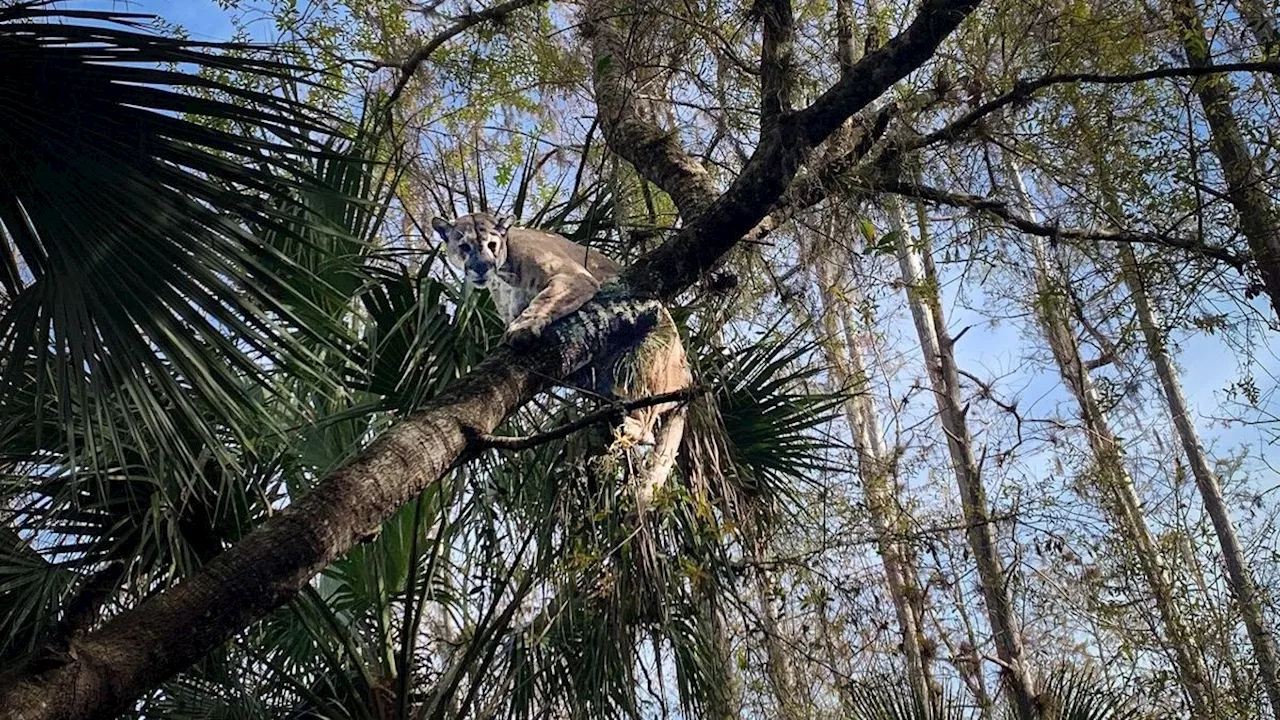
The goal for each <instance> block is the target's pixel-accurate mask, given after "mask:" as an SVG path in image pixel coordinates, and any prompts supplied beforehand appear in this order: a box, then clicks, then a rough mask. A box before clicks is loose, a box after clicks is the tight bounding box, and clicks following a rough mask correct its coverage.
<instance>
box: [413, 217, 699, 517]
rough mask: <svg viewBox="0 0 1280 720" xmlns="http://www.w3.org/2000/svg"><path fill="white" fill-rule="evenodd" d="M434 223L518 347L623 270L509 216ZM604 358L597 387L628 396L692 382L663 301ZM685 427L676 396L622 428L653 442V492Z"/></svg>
mask: <svg viewBox="0 0 1280 720" xmlns="http://www.w3.org/2000/svg"><path fill="white" fill-rule="evenodd" d="M431 227H432V229H434V230H435V231H436V233H438V234H439V235H440V238H441V240H443V241H444V244H445V255H446V257H447V258H448V259H449V261H450V262H452V263H453V264H454V265H457V266H459V267H461V268H463V270H464V271H465V275H466V280H467V282H469V283H471V284H472V285H475V286H476V287H480V288H485V289H486V290H488V291H489V294H490V295H491V296H492V297H493V302H494V305H496V306H497V308H498V312H499V313H501V314H502V318H503V320H504V321H505V322H506V324H507V328H506V333H505V335H504V337H505V339H506V340H507V342H508V343H509V344H512V345H515V346H520V345H521V344H526V343H529V342H531V341H533V340H536V339H537V338H539V337H540V336H541V335H542V332H543V330H545V329H546V327H547V325H549V324H550V323H552V322H555V321H556V320H559V319H560V318H563V317H565V316H567V315H571V314H572V313H574V312H575V311H577V310H578V308H580V307H582V306H583V305H584V304H585V303H586V302H587V301H588V300H590V299H591V298H592V297H593V296H594V295H595V294H596V291H598V290H599V289H600V286H601V285H602V284H603V283H606V282H608V281H609V280H612V279H613V278H615V277H617V275H618V265H617V264H616V263H615V262H614V261H612V260H610V259H609V258H607V257H605V256H604V255H602V254H600V253H599V252H596V251H595V250H592V249H590V248H586V247H583V246H582V245H578V244H577V243H574V242H572V241H570V240H569V239H568V238H565V237H562V236H560V235H556V234H554V233H549V232H543V231H540V230H533V229H530V228H521V227H512V226H511V224H510V218H507V217H494V216H493V215H490V214H488V213H474V214H471V215H464V216H462V217H460V218H458V219H456V220H454V221H453V222H449V221H447V220H444V219H442V218H438V217H436V218H432V219H431ZM605 364H606V365H608V366H609V367H608V368H606V369H605V370H604V371H602V372H601V373H599V374H598V375H597V377H598V378H599V379H602V380H603V381H604V382H603V383H602V384H603V385H604V387H600V386H599V384H597V390H598V391H600V392H603V393H606V394H609V395H611V396H613V397H616V398H619V399H622V400H631V399H638V398H643V397H649V396H652V395H658V394H662V393H668V392H675V391H677V390H682V389H685V388H687V387H689V385H690V382H691V378H690V374H689V365H688V360H687V358H686V357H685V352H684V346H683V345H682V344H681V343H680V334H679V332H678V331H677V330H676V326H675V322H674V321H673V320H672V319H671V315H670V313H668V312H667V311H666V309H665V308H664V309H662V311H661V312H660V315H659V318H658V324H657V326H656V327H654V328H653V329H652V330H651V331H650V332H649V333H648V334H647V335H646V336H645V337H644V339H643V340H641V341H640V342H639V344H638V345H637V346H635V347H632V348H627V349H626V350H625V351H624V352H623V353H621V354H620V355H619V356H618V357H616V358H613V359H612V360H608V361H606V363H605ZM672 411H674V412H672ZM663 414H668V417H667V418H666V420H665V422H664V424H663V430H662V437H661V438H658V439H656V440H655V437H654V432H653V431H654V427H655V425H656V424H657V421H658V418H659V417H660V416H662V415H663ZM683 432H684V412H683V410H682V409H680V406H679V405H678V404H677V403H665V404H661V405H652V406H649V407H646V408H641V409H638V410H635V411H633V412H631V413H630V414H629V415H628V416H627V417H626V418H625V419H624V420H623V423H622V427H621V428H619V429H618V430H617V432H616V435H617V438H618V441H619V442H620V443H621V444H623V445H635V444H653V445H655V447H654V450H653V453H652V454H651V456H650V461H649V467H650V469H651V472H649V473H647V474H648V475H649V478H648V479H647V480H646V481H645V484H646V485H648V486H650V487H648V492H649V493H651V492H652V490H653V489H654V488H653V487H652V486H653V485H656V484H661V483H663V482H665V480H666V476H667V474H668V473H669V472H670V468H671V466H672V465H673V464H674V461H675V453H676V449H677V447H678V446H679V444H680V437H681V435H682V434H683Z"/></svg>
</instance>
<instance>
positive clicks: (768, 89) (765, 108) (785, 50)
mask: <svg viewBox="0 0 1280 720" xmlns="http://www.w3.org/2000/svg"><path fill="white" fill-rule="evenodd" d="M752 9H753V11H754V12H756V13H759V15H760V19H761V22H762V25H763V28H764V30H763V38H762V45H761V49H760V133H761V135H763V134H765V133H769V132H773V131H774V130H775V129H776V127H777V125H778V123H779V122H781V121H782V119H783V118H785V117H786V116H787V115H790V114H791V112H792V108H791V103H792V96H793V95H794V94H795V68H794V67H792V65H791V56H792V54H793V52H794V50H795V42H796V19H795V15H794V13H793V12H792V9H791V0H757V1H756V4H755V7H754V8H752Z"/></svg>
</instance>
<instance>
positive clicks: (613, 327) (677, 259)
mask: <svg viewBox="0 0 1280 720" xmlns="http://www.w3.org/2000/svg"><path fill="white" fill-rule="evenodd" d="M520 1H524V0H520ZM978 2H979V0H925V2H924V3H923V6H922V9H921V11H920V15H919V17H917V18H916V20H915V21H914V22H912V24H911V25H910V26H909V27H908V28H907V29H906V30H905V31H904V32H903V33H902V34H901V35H899V36H898V37H896V38H894V39H893V40H891V41H890V42H889V43H888V44H886V45H885V46H884V47H883V48H882V49H881V50H879V51H877V52H875V53H872V54H870V55H868V56H866V57H865V58H863V60H862V61H860V62H859V63H857V64H856V65H855V66H854V67H853V69H852V72H851V73H850V74H849V75H848V76H847V77H845V78H844V79H842V80H841V81H840V82H839V83H837V84H836V85H835V86H834V87H833V88H832V89H831V90H829V91H828V92H826V93H824V94H823V95H822V96H821V97H820V98H819V99H818V101H817V102H815V103H814V104H813V105H812V106H810V107H809V108H806V109H805V110H803V111H800V112H799V113H796V114H794V115H792V116H791V117H790V118H788V119H787V120H786V121H784V122H781V123H779V126H778V129H777V131H775V132H773V133H770V134H768V135H765V136H763V137H762V140H761V143H760V146H759V147H758V149H757V150H756V152H755V154H754V155H753V156H752V158H751V160H750V161H749V162H748V163H747V166H746V168H745V169H744V171H743V173H742V175H741V176H740V177H739V178H738V179H737V181H735V182H734V183H733V185H731V186H730V188H729V190H728V191H726V192H725V193H724V194H723V195H721V196H719V197H718V198H716V199H715V200H714V201H713V202H712V203H711V204H710V205H709V206H708V207H707V209H706V211H705V212H703V213H701V214H700V215H698V216H696V217H692V218H688V217H687V218H686V220H687V221H688V224H687V225H686V226H685V227H684V229H683V230H682V231H681V232H680V233H678V234H677V235H676V236H675V237H674V238H673V239H671V240H669V241H668V242H667V243H665V244H664V245H663V246H662V247H661V248H659V249H658V250H657V251H656V252H654V253H652V254H650V255H649V256H647V257H645V258H643V259H642V260H641V261H640V262H639V263H638V264H637V265H636V266H634V267H633V268H632V269H631V270H630V271H628V272H627V273H625V275H624V278H623V279H624V281H627V282H629V283H631V285H630V290H631V291H632V292H635V291H639V292H640V293H644V294H647V295H650V296H660V297H669V296H672V295H674V294H676V293H678V292H680V291H681V290H683V289H685V288H687V287H689V286H690V285H692V284H693V283H694V282H696V281H697V280H698V279H699V277H700V276H701V275H702V273H703V272H704V271H706V270H708V269H710V268H711V267H712V266H714V265H715V264H716V262H717V261H718V260H719V259H720V257H721V256H722V255H723V254H724V253H725V252H726V251H728V250H729V249H730V248H731V247H733V245H734V244H735V243H737V242H738V241H739V240H740V239H741V238H743V237H744V236H747V235H749V234H750V233H753V232H761V229H762V228H763V229H765V230H767V228H769V227H771V224H770V220H769V219H768V217H767V216H768V213H769V212H770V211H771V209H772V208H773V207H774V206H775V204H776V203H777V202H778V200H779V198H780V197H781V196H782V193H783V191H784V190H785V189H786V188H787V186H788V185H789V184H790V182H791V180H792V178H794V177H795V174H796V172H797V170H798V169H799V167H800V165H801V163H802V162H803V161H804V159H805V158H806V157H807V155H808V153H809V152H810V150H812V148H813V147H814V146H816V145H817V144H818V143H821V142H822V141H823V140H824V139H825V138H826V136H827V135H829V134H830V133H831V132H832V131H834V130H835V129H836V128H837V127H839V125H840V124H841V123H842V122H843V121H844V120H845V119H846V118H848V117H850V116H851V115H853V114H854V113H855V112H857V111H858V110H860V109H861V108H863V107H865V106H866V105H868V104H869V103H870V102H871V101H873V100H874V99H875V98H876V97H877V96H879V95H880V94H882V93H883V92H884V91H885V90H886V89H887V88H888V87H889V86H890V85H892V84H893V83H895V82H897V81H898V80H900V79H901V78H903V77H905V76H906V75H907V74H909V73H910V72H911V71H912V70H914V69H915V68H916V67H918V66H919V65H921V64H922V63H924V62H925V61H926V60H928V59H929V57H931V56H932V55H933V53H934V51H935V50H936V48H937V46H938V44H939V43H940V42H941V41H942V40H943V39H944V38H945V37H946V36H947V35H948V34H949V33H951V32H952V31H953V30H954V29H955V28H956V26H957V25H959V23H960V21H961V20H963V19H964V17H965V16H966V15H967V14H968V13H969V12H971V11H972V10H973V8H974V7H976V6H977V4H978ZM499 7H505V6H499ZM472 24H474V23H472ZM426 54H429V53H424V54H423V56H424V57H425V56H426ZM597 69H598V70H599V69H600V68H597ZM605 90H606V95H607V91H608V90H609V88H608V83H605ZM605 104H608V99H607V98H606V101H605ZM623 119H625V118H623ZM602 124H605V122H604V121H602ZM607 137H608V139H609V142H610V145H611V146H613V145H614V143H616V142H617V141H618V140H619V135H618V134H616V133H615V134H613V135H612V136H611V137H610V136H607ZM615 149H616V146H615ZM637 168H639V169H641V172H647V171H646V170H645V169H644V168H643V167H642V164H637ZM673 197H674V195H673ZM657 312H658V306H657V305H656V304H655V303H653V302H652V301H644V300H637V299H630V298H627V297H625V296H622V295H620V294H619V293H617V292H615V291H609V290H606V291H603V292H602V293H601V294H600V295H598V296H597V298H596V299H594V300H592V301H591V302H590V303H588V304H587V305H586V306H585V307H584V308H583V309H582V310H580V311H579V312H578V313H576V314H575V315H573V316H571V317H570V318H567V319H566V320H565V321H562V322H560V323H556V324H554V325H553V326H552V329H553V333H552V334H554V335H555V338H554V340H553V341H552V342H550V343H549V345H547V346H546V347H543V348H541V349H540V350H538V351H537V352H536V353H533V354H528V355H520V356H517V355H516V354H514V353H512V352H511V351H509V350H505V349H503V350H500V351H498V352H497V353H495V354H494V355H493V356H492V357H490V358H489V359H487V360H485V361H484V362H483V363H481V364H480V365H479V366H478V367H477V368H476V369H475V370H474V371H472V372H471V373H469V374H468V375H467V376H466V377H464V378H463V379H461V380H460V381H459V382H457V383H456V384H454V385H453V386H452V387H450V388H448V389H447V390H445V391H444V392H442V393H441V394H440V395H438V396H437V397H435V398H433V399H432V400H431V401H430V402H429V403H427V405H426V406H425V407H424V408H423V409H422V410H420V411H418V412H416V413H413V414H412V415H410V416H409V417H407V418H405V419H404V420H403V421H401V422H400V423H398V424H396V425H395V426H394V427H392V428H391V429H390V430H388V431H387V432H386V433H384V434H383V435H382V436H381V437H379V438H378V439H377V440H376V441H374V442H373V443H372V444H371V445H370V446H369V447H368V448H366V449H365V450H364V451H363V452H362V453H360V454H359V455H358V456H357V457H356V458H355V459H354V460H352V461H350V462H348V463H347V464H346V465H344V466H343V467H342V468H340V469H339V470H337V471H336V472H334V473H333V474H332V475H330V476H329V477H328V478H326V479H325V480H323V481H322V482H320V483H319V484H318V485H317V486H316V487H315V488H314V489H313V490H312V491H311V492H310V493H308V494H307V495H305V496H303V497H301V498H299V499H297V500H296V501H295V502H294V503H293V504H292V505H291V506H290V507H288V508H287V509H286V510H284V511H283V512H281V513H280V514H278V515H275V516H273V517H271V518H269V519H267V520H266V521H264V522H263V523H262V524H261V525H260V526H259V527H258V528H257V529H255V530H254V531H253V532H251V533H250V534H249V535H247V536H245V538H244V539H242V540H241V541H240V542H238V543H237V544H236V545H234V546H233V547H231V548H229V549H228V550H226V551H225V552H223V553H222V554H220V555H218V556H217V557H216V558H214V559H213V560H212V561H211V562H209V564H208V565H206V566H205V567H204V568H202V569H201V570H200V572H198V573H197V574H196V575H194V576H192V577H191V578H188V579H187V580H185V581H183V582H181V583H179V584H178V585H176V586H174V587H172V588H169V589H168V590H165V591H164V592H161V593H158V594H156V595H154V596H152V597H150V598H148V599H147V600H145V601H144V602H142V603H141V604H140V605H138V606H137V607H136V608H134V609H132V610H129V611H126V612H124V613H121V614H120V615H117V616H116V617H114V618H112V619H111V620H109V621H107V623H106V624H105V625H104V626H103V627H101V628H100V629H99V630H97V631H95V632H92V633H90V634H89V635H88V636H86V637H85V638H83V639H81V640H78V641H76V642H74V643H73V645H72V652H71V653H70V654H69V658H68V661H67V662H66V663H65V664H61V665H57V666H55V667H52V668H46V669H42V670H39V671H33V670H30V669H28V670H27V671H26V672H25V673H21V672H20V673H17V674H16V675H13V676H10V677H9V678H8V680H7V681H6V682H5V684H4V685H3V686H2V687H0V718H22V719H23V720H45V719H51V718H67V719H70V718H89V717H104V716H110V715H111V714H113V713H114V712H117V711H119V710H121V709H123V708H125V707H128V706H129V705H130V704H131V703H132V702H134V700H135V699H136V698H138V697H140V696H141V695H142V694H143V693H145V692H146V691H148V690H149V689H151V688H153V687H155V686H156V685H158V684H159V683H161V682H163V681H164V680H165V679H166V678H168V677H170V676H172V675H173V674H174V673H177V672H178V671H180V670H182V669H184V668H186V667H187V666H189V665H190V664H191V663H193V662H195V661H196V660H198V659H199V658H200V657H202V656H203V655H204V654H205V653H207V652H209V651H210V650H211V649H213V648H215V647H217V646H218V645H220V644H222V643H223V642H225V641H226V640H227V639H229V638H231V637H232V636H233V635H235V634H236V633H237V632H239V631H241V630H243V629H244V628H246V627H248V626H249V625H250V624H251V623H253V622H254V621H255V620H258V619H260V618H262V617H264V616H265V615H266V614H267V613H268V612H270V611H271V610H272V609H273V608H275V607H278V606H279V605H281V604H282V603H284V602H286V601H287V600H288V599H289V598H291V597H292V596H293V595H294V594H295V593H297V591H298V590H299V589H300V588H302V587H303V586H305V585H306V584H307V583H308V582H309V581H310V579H311V578H312V577H314V576H315V575H316V574H317V573H319V572H320V571H321V570H323V569H324V567H325V566H327V565H328V564H329V563H330V562H332V561H333V560H334V559H335V558H337V557H339V556H341V555H343V554H344V553H346V552H347V551H348V550H349V549H350V548H351V547H352V546H354V545H355V544H356V542H358V541H359V539H360V538H362V537H367V536H369V535H371V534H373V533H374V532H375V531H376V530H377V529H378V528H379V527H380V526H381V524H382V523H383V522H384V521H385V519H386V518H387V517H389V516H390V515H391V514H392V513H393V512H395V510H396V509H397V508H398V507H400V506H401V505H403V504H404V503H405V502H407V501H409V500H410V499H412V498H413V497H415V496H416V495H417V494H418V493H420V492H422V491H423V490H424V489H425V488H427V487H429V486H430V485H431V484H432V483H435V482H437V481H438V480H439V479H440V478H441V477H442V476H443V475H444V474H445V473H446V472H448V471H449V470H450V469H451V468H453V467H455V466H456V465H457V464H458V463H460V462H463V461H465V460H466V459H467V458H468V457H470V455H471V454H472V453H474V452H475V451H476V450H477V448H478V444H477V443H476V438H478V437H479V436H481V435H484V434H488V433H492V432H493V430H494V429H495V428H496V427H497V426H498V424H499V423H501V422H502V420H503V419H504V418H505V417H506V416H507V415H508V414H510V413H511V412H513V411H514V410H515V409H516V408H518V407H519V406H520V405H521V404H523V403H524V402H526V401H528V400H529V399H530V398H532V397H533V395H534V394H536V393H537V392H538V391H539V390H541V389H542V388H543V387H544V386H545V384H546V383H547V382H548V381H549V380H550V379H551V378H562V377H565V376H567V375H569V374H570V373H572V372H573V371H575V370H577V369H579V368H581V367H583V366H585V365H586V364H588V363H589V362H590V361H591V360H592V358H593V357H596V356H597V355H599V354H603V353H604V352H605V351H606V350H607V349H608V348H610V347H612V346H615V345H620V344H621V343H622V342H625V341H626V340H628V339H633V338H634V337H635V333H636V332H637V330H640V331H644V330H645V329H646V326H649V325H652V323H654V322H655V318H656V314H657Z"/></svg>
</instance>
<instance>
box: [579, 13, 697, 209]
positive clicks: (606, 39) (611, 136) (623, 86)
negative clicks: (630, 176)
mask: <svg viewBox="0 0 1280 720" xmlns="http://www.w3.org/2000/svg"><path fill="white" fill-rule="evenodd" d="M586 15H587V17H586V23H585V27H584V31H585V33H586V34H587V36H588V37H589V38H590V40H591V50H592V57H593V58H594V59H595V74H594V77H593V84H594V89H595V95H596V108H597V116H598V119H599V121H600V126H601V127H602V128H603V129H604V137H605V142H606V143H607V144H608V146H609V149H611V150H613V152H615V153H617V155H618V156H619V157H621V158H623V159H624V160H626V161H627V162H629V163H631V164H632V165H634V166H635V168H636V170H637V171H638V172H639V173H640V175H641V176H643V177H644V178H645V179H646V180H648V181H649V182H651V183H653V184H654V185H657V186H658V187H659V188H661V189H662V191H663V192H665V193H666V194H668V195H670V196H671V200H672V201H673V202H674V203H675V204H676V208H677V209H679V210H680V214H681V215H682V216H684V217H694V216H696V215H698V214H699V213H701V212H702V211H703V210H704V209H705V208H706V207H707V206H708V205H710V204H711V202H712V201H713V200H715V197H716V195H717V189H716V186H715V183H714V182H712V180H711V176H710V175H709V174H708V173H707V169H706V168H705V167H703V165H702V163H701V162H699V161H698V159H697V158H695V157H693V156H692V155H690V154H689V153H688V152H686V151H685V149H684V148H683V147H681V146H680V142H679V141H678V140H677V139H676V135H675V133H673V132H667V131H666V130H663V129H662V128H660V127H658V126H657V125H656V124H655V123H653V122H650V121H649V120H647V119H646V118H644V117H643V116H641V114H640V112H639V110H638V109H637V107H636V101H637V96H636V93H637V88H636V87H635V73H634V67H633V65H632V63H631V61H630V60H629V58H628V53H627V48H626V45H625V43H624V42H623V40H622V37H620V35H619V33H618V31H617V30H616V29H615V28H614V26H613V24H612V20H613V18H612V17H611V12H610V8H609V6H608V5H607V4H606V3H604V2H599V1H596V2H591V3H589V4H588V5H587V11H586Z"/></svg>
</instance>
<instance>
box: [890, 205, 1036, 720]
mask: <svg viewBox="0 0 1280 720" xmlns="http://www.w3.org/2000/svg"><path fill="white" fill-rule="evenodd" d="M885 209H886V211H887V212H888V213H889V221H890V226H891V227H892V229H893V230H894V232H895V233H896V235H897V237H898V242H897V244H898V264H899V266H900V267H901V269H902V281H903V284H904V285H905V286H906V289H907V304H908V306H909V307H910V309H911V318H912V320H913V322H914V323H915V326H916V334H917V335H918V336H919V339H920V349H921V352H922V354H923V356H924V358H923V359H924V365H925V368H926V371H927V372H928V375H929V382H930V384H931V386H932V388H933V391H934V392H933V394H934V397H935V398H936V400H937V404H938V416H939V421H940V422H941V424H942V430H943V432H944V433H945V434H946V436H947V449H948V450H949V452H950V454H951V465H952V469H953V471H954V472H955V476H956V484H957V485H958V486H959V491H960V503H961V507H962V508H963V511H964V519H965V525H966V526H967V535H968V540H969V545H970V547H971V549H972V550H973V557H974V561H975V562H976V563H977V566H978V577H979V578H981V581H982V594H983V599H984V600H985V601H986V606H987V620H988V622H989V623H990V624H991V634H992V636H993V639H994V642H995V646H996V654H997V656H998V657H999V658H1000V662H1001V663H1003V664H1004V671H1005V672H1004V677H1005V680H1006V683H1007V686H1008V689H1009V694H1010V697H1011V699H1012V703H1011V704H1012V706H1013V707H1014V709H1015V711H1016V713H1017V717H1018V718H1019V720H1033V719H1034V718H1036V717H1037V711H1036V703H1035V697H1036V691H1035V681H1034V679H1033V677H1032V674H1031V670H1030V668H1029V667H1028V666H1027V661H1026V653H1025V651H1024V649H1023V645H1022V634H1021V632H1020V631H1019V628H1018V625H1017V620H1016V618H1015V617H1014V613H1013V601H1012V598H1011V597H1010V595H1009V588H1008V587H1007V586H1006V584H1005V568H1004V561H1003V560H1002V559H1001V558H1000V552H999V548H998V547H997V546H996V538H995V528H994V526H993V525H992V522H991V518H990V514H989V507H988V504H987V492H986V489H985V488H984V487H983V484H982V476H981V468H979V466H978V461H977V458H975V457H974V454H973V441H972V438H971V436H970V434H969V427H968V423H967V421H966V419H965V409H964V403H963V401H962V399H961V396H960V378H959V373H958V371H957V368H956V362H955V354H954V352H953V341H952V339H951V337H950V334H949V333H948V332H947V328H946V321H945V319H944V318H943V316H942V307H941V303H940V302H939V301H938V295H937V292H938V291H937V287H938V283H937V277H936V276H935V275H934V274H933V273H932V272H929V269H930V267H931V265H930V264H928V263H926V262H924V260H923V259H922V257H921V254H922V253H928V252H930V250H929V246H928V241H927V238H926V237H923V236H924V233H925V227H924V226H923V224H922V226H921V235H922V237H921V240H920V244H919V246H918V247H917V244H916V242H915V241H914V239H913V238H912V237H911V234H910V232H909V231H908V229H907V222H906V217H905V215H904V213H903V210H902V206H901V204H899V203H898V201H897V198H892V197H891V198H888V199H887V200H886V202H885Z"/></svg>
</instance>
